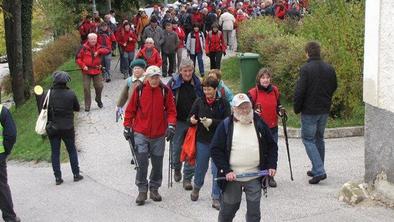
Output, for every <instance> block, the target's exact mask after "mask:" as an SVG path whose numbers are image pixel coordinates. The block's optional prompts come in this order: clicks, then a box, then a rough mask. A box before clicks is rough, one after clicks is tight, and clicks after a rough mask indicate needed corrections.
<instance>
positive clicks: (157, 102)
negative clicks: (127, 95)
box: [123, 81, 176, 139]
mask: <svg viewBox="0 0 394 222" xmlns="http://www.w3.org/2000/svg"><path fill="white" fill-rule="evenodd" d="M162 87H164V88H162ZM163 89H164V90H166V93H164V94H163ZM136 90H138V88H136V89H135V90H134V92H133V95H132V97H131V99H130V102H129V103H128V105H127V108H126V111H125V117H124V122H123V125H124V126H125V127H129V128H132V129H133V130H134V132H137V133H141V134H143V135H144V136H146V137H148V138H151V139H155V138H159V137H162V136H164V134H165V132H166V129H167V127H168V125H173V126H175V124H176V107H175V102H174V99H173V95H172V91H171V90H170V89H169V88H168V87H167V86H165V85H164V84H163V85H162V86H158V87H155V88H152V87H151V86H150V83H149V82H148V81H146V82H145V83H144V86H143V87H142V91H141V95H139V93H138V92H137V91H136ZM164 95H166V98H164V97H163V96H164ZM138 104H139V105H138Z"/></svg>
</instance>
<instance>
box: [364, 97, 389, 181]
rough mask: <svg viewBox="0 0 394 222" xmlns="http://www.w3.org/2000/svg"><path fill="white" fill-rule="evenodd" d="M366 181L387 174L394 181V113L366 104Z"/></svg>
mask: <svg viewBox="0 0 394 222" xmlns="http://www.w3.org/2000/svg"><path fill="white" fill-rule="evenodd" d="M365 111H366V112H365V181H366V182H373V181H374V180H375V178H376V176H377V175H378V174H380V173H381V172H384V173H386V174H387V181H388V182H391V183H394V113H392V112H390V111H386V110H383V109H380V108H377V107H374V106H371V105H369V104H366V105H365Z"/></svg>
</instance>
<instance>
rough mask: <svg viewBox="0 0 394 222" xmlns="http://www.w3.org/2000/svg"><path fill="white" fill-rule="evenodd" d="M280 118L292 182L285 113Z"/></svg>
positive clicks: (291, 175)
mask: <svg viewBox="0 0 394 222" xmlns="http://www.w3.org/2000/svg"><path fill="white" fill-rule="evenodd" d="M281 117H282V124H283V134H284V136H285V142H286V150H287V159H288V160H289V168H290V179H291V180H292V181H293V180H294V179H293V170H292V169H291V160H290V150H289V139H288V137H287V127H286V122H287V114H286V112H284V113H283V115H282V116H281Z"/></svg>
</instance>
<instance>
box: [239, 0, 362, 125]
mask: <svg viewBox="0 0 394 222" xmlns="http://www.w3.org/2000/svg"><path fill="white" fill-rule="evenodd" d="M364 4H365V3H364V2H363V1H347V2H345V1H343V0H332V1H324V2H318V3H317V2H315V3H314V4H312V5H311V11H312V13H311V14H308V15H306V16H305V17H304V18H303V20H301V21H300V22H297V21H295V20H291V19H288V20H285V21H278V20H275V19H273V18H271V17H265V18H260V19H256V20H248V21H246V22H244V23H242V24H241V26H240V32H239V35H238V41H239V43H238V45H239V50H240V51H243V52H249V51H250V52H256V53H259V54H260V55H261V59H260V61H261V63H262V64H263V65H264V66H266V67H269V68H271V69H272V71H273V73H274V77H273V81H274V83H275V84H277V85H278V86H279V89H280V90H281V92H282V94H283V95H285V97H286V98H287V99H288V100H291V99H292V97H293V93H294V88H295V83H296V81H297V79H298V77H299V69H300V67H301V66H302V65H303V64H304V63H305V62H306V56H305V52H304V45H305V44H306V42H307V41H310V40H317V41H319V42H320V43H321V46H322V57H323V59H324V60H325V61H327V62H328V63H330V64H331V65H332V66H333V67H334V68H335V70H336V72H337V79H338V86H339V87H338V90H337V91H336V93H335V94H334V98H333V106H332V110H331V114H332V115H333V116H341V117H344V118H349V117H350V116H351V115H353V114H354V113H359V110H362V109H360V107H362V67H363V52H364V46H363V42H364V7H365V5H364Z"/></svg>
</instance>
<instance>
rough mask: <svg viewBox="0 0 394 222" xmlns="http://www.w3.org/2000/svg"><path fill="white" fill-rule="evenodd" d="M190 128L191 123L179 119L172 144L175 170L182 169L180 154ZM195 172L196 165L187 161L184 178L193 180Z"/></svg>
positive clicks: (184, 166) (184, 167)
mask: <svg viewBox="0 0 394 222" xmlns="http://www.w3.org/2000/svg"><path fill="white" fill-rule="evenodd" d="M188 129H189V124H188V123H187V122H184V121H177V122H176V128H175V135H174V138H173V139H172V141H171V143H170V146H171V150H172V166H173V168H174V169H175V170H181V169H182V163H181V162H180V155H181V150H182V144H183V140H184V139H185V136H186V132H187V130H188ZM193 174H194V167H193V166H190V165H189V164H188V163H187V162H185V163H184V165H183V180H188V181H191V180H192V178H193Z"/></svg>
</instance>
